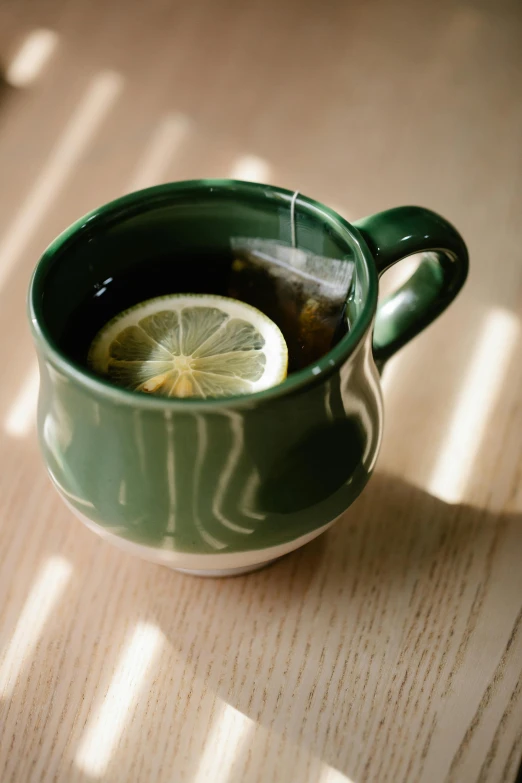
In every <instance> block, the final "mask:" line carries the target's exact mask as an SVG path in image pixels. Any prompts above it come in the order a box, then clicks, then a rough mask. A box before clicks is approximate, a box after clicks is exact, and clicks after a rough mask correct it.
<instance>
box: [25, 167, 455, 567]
mask: <svg viewBox="0 0 522 783" xmlns="http://www.w3.org/2000/svg"><path fill="white" fill-rule="evenodd" d="M238 238H247V239H246V240H245V241H243V244H241V240H240V239H238ZM251 240H252V241H251ZM254 240H255V241H254ZM273 242H275V243H276V244H277V245H278V246H279V247H282V248H283V251H281V252H279V251H278V253H279V255H278V256H277V258H276V259H275V262H276V266H278V271H277V274H276V275H274V274H271V272H270V270H269V271H267V269H266V268H263V265H260V266H259V265H258V266H256V264H255V263H254V262H253V261H252V258H254V260H255V257H256V256H255V254H256V252H257V250H256V248H257V249H259V248H261V249H263V248H264V247H266V246H267V243H268V244H269V243H273ZM242 248H243V250H244V252H242ZM245 248H246V249H245ZM288 248H290V250H288ZM293 250H296V251H297V250H298V251H299V253H300V255H299V263H300V264H301V262H302V263H303V264H304V266H302V265H301V266H300V267H299V269H300V270H301V271H300V272H299V275H300V276H301V277H300V278H299V279H300V280H301V279H302V280H304V281H305V282H304V283H303V285H301V283H299V285H300V286H301V287H298V288H296V287H295V286H294V287H292V285H291V281H290V280H289V277H288V273H287V271H286V270H285V268H284V264H283V265H281V263H279V262H278V259H279V261H280V259H281V258H286V257H288V256H289V255H290V256H292V253H293ZM263 252H264V251H263ZM260 253H261V251H260ZM415 253H424V257H423V259H422V260H421V262H420V264H419V266H418V268H417V270H416V271H415V272H414V273H413V275H412V276H411V278H410V279H409V280H408V282H406V283H405V284H404V285H403V286H402V287H401V288H400V289H399V290H398V291H397V292H396V293H394V294H392V295H391V296H390V297H388V298H387V299H386V300H385V301H384V302H382V303H381V304H380V306H379V307H378V306H377V297H378V280H379V276H380V275H381V274H382V273H383V272H384V271H385V270H386V269H388V268H389V267H390V266H392V265H393V264H395V263H396V262H398V261H400V260H401V259H403V258H405V257H406V256H409V255H412V254H415ZM292 257H293V256H292ZM308 257H309V258H311V259H312V260H313V263H314V264H315V266H313V265H312V266H311V267H308V266H306V264H307V258H308ZM317 259H320V263H319V266H317ZM329 260H331V262H332V264H333V265H334V266H335V269H336V270H337V271H336V275H337V277H336V279H337V280H342V281H343V285H344V284H346V290H345V292H344V294H343V296H341V297H339V296H337V300H336V302H337V304H336V305H335V306H334V305H333V304H332V302H333V299H331V298H330V296H329V291H330V289H329V288H328V286H326V287H325V286H324V285H323V283H324V279H323V276H322V274H323V273H322V271H321V270H323V269H326V270H327V271H328V269H329ZM321 264H322V266H321ZM310 269H312V273H311V272H310V271H309V270H310ZM303 270H304V271H303ZM317 270H319V272H317ZM467 271H468V255H467V251H466V247H465V244H464V242H463V240H462V238H461V236H460V235H459V234H458V232H457V231H456V230H455V229H454V228H453V227H452V226H451V225H450V224H449V223H448V222H447V221H446V220H445V219H444V218H442V217H440V216H439V215H437V214H435V213H434V212H431V211H429V210H427V209H423V208H420V207H398V208H395V209H391V210H388V211H386V212H381V213H378V214H375V215H373V216H371V217H368V218H365V219H363V220H359V221H357V222H355V223H353V224H349V223H348V222H347V221H346V220H345V219H344V218H342V217H341V216H340V215H338V214H336V213H335V212H334V211H333V210H332V209H330V208H328V207H327V206H325V205H323V204H320V203H319V202H317V201H314V200H312V199H310V198H306V197H304V196H302V195H299V194H295V193H291V192H289V191H287V190H284V189H281V188H277V187H272V186H268V185H262V184H254V183H247V182H239V181H233V180H197V181H191V182H179V183H172V184H166V185H161V186H158V187H154V188H149V189H147V190H143V191H140V192H137V193H132V194H130V195H127V196H124V197H123V198H120V199H118V200H116V201H113V202H111V203H110V204H107V205H105V206H103V207H100V208H99V209H96V210H94V211H93V212H91V213H90V214H88V215H86V216H85V217H83V218H81V219H80V220H79V221H77V222H76V223H75V224H73V225H72V226H71V227H70V228H68V229H67V230H66V231H65V232H64V233H63V234H62V235H61V236H59V237H58V238H57V239H56V240H55V241H54V242H53V243H52V244H51V245H50V247H49V248H48V249H47V250H46V251H45V253H44V254H43V256H42V258H41V259H40V261H39V262H38V264H37V266H36V269H35V272H34V275H33V278H32V281H31V286H30V291H29V314H30V321H31V328H32V333H33V337H34V341H35V345H36V350H37V353H38V359H39V366H40V394H39V404H38V433H39V440H40V444H41V449H42V453H43V457H44V460H45V464H46V466H47V470H48V472H49V475H50V477H51V480H52V482H53V484H54V486H55V487H56V489H57V490H58V492H59V494H60V495H61V497H62V499H63V500H64V502H65V503H66V504H67V505H68V507H69V508H70V509H71V511H72V512H73V513H74V514H75V515H76V516H77V517H78V518H79V519H80V520H81V521H82V522H84V523H85V524H86V525H87V526H88V527H90V528H91V529H92V530H93V531H95V532H96V533H98V534H99V535H100V536H102V537H103V538H105V539H106V540H108V541H110V542H112V543H114V544H116V545H117V546H119V547H120V548H121V549H124V550H126V551H128V552H130V553H133V554H136V555H139V556H141V557H144V558H146V559H148V560H151V561H153V562H155V563H159V564H163V565H167V566H170V567H173V568H175V569H178V570H181V571H185V572H190V573H195V574H201V575H210V576H215V575H227V574H236V573H242V572H246V571H250V570H253V569H256V568H258V567H261V566H263V565H265V564H267V563H269V562H271V561H273V560H275V559H276V558H279V557H281V556H283V555H285V554H287V553H288V552H291V551H292V550H294V549H296V548H298V547H300V546H302V545H303V544H306V543H307V542H308V541H311V540H312V539H313V538H315V537H316V536H318V535H319V534H320V533H322V532H324V531H325V530H326V529H327V528H328V527H329V526H330V525H332V524H333V522H334V521H335V520H336V519H337V518H338V517H339V515H340V514H342V513H343V512H344V511H345V510H346V509H347V508H348V506H350V504H351V503H352V502H353V501H354V500H355V498H356V497H357V496H358V495H359V493H360V492H361V491H362V489H363V487H364V486H365V484H366V483H367V481H368V479H369V478H370V475H371V473H372V471H373V469H374V466H375V462H376V459H377V455H378V451H379V446H380V442H381V435H382V427H383V406H382V397H381V390H380V381H379V373H380V370H381V369H382V367H383V366H384V363H385V362H386V361H387V360H388V359H389V358H390V356H392V355H393V354H394V353H395V351H397V350H398V349H399V348H400V347H401V346H403V345H404V344H405V343H406V342H407V341H408V340H410V339H412V338H413V337H415V335H417V334H418V333H419V332H420V331H421V330H422V329H424V328H425V327H426V326H427V325H428V324H429V323H430V322H431V321H433V319H434V318H436V317H437V316H438V315H439V314H440V313H441V312H442V311H443V310H444V309H445V308H446V307H447V305H448V304H449V303H450V302H451V301H452V300H453V299H454V298H455V296H456V295H457V293H458V292H459V290H460V289H461V287H462V285H463V284H464V281H465V279H466V275H467ZM292 274H293V273H292ZM308 285H312V286H313V295H310V294H309V291H310V290H311V289H309V288H306V286H308ZM337 288H338V290H337V294H338V293H339V290H340V289H339V286H337ZM294 290H295V295H294V293H293V292H294ZM307 291H308V293H306V292H307ZM303 292H305V293H306V295H305V294H304V293H303ZM182 295H190V296H192V297H195V299H194V300H193V301H194V302H196V301H200V300H199V299H198V297H203V298H205V297H207V298H210V299H209V301H210V300H212V301H214V299H213V298H216V297H225V299H224V300H223V301H226V302H231V301H232V300H234V301H235V302H238V307H244V308H245V307H252V306H254V307H255V308H256V312H259V311H261V312H264V311H266V314H265V315H264V316H263V317H264V318H267V319H269V321H270V323H271V324H272V325H274V324H275V326H273V328H274V330H278V334H279V333H281V334H282V340H283V341H284V342H285V344H286V346H287V354H288V374H287V376H286V378H284V379H282V378H280V379H278V380H279V381H280V382H276V383H275V385H270V386H269V387H267V388H261V389H258V388H257V387H256V386H255V385H252V386H248V387H245V388H246V390H245V388H243V387H241V386H240V385H238V386H234V385H233V384H232V385H228V386H227V383H229V382H231V381H230V379H232V380H233V381H234V383H235V381H236V379H237V377H239V376H238V372H239V371H236V370H235V369H234V368H233V366H232V365H230V367H231V368H232V369H229V370H226V371H224V376H226V377H227V378H228V379H229V380H227V383H225V384H224V385H223V386H222V389H221V392H220V393H219V394H216V396H214V395H213V394H212V393H204V391H203V392H202V393H200V394H197V395H196V394H192V393H191V389H192V386H190V384H188V385H187V382H186V381H185V380H183V381H179V380H178V381H177V383H178V386H177V388H178V391H179V394H176V396H168V395H166V396H161V395H158V394H155V393H147V392H150V391H154V388H156V387H154V385H151V383H150V381H147V382H146V383H142V385H141V386H140V387H139V388H129V385H128V384H123V385H121V384H119V383H118V382H114V378H113V377H111V376H110V375H109V376H103V374H100V373H99V372H97V371H96V368H95V367H94V368H93V365H92V363H90V361H89V357H90V356H91V354H92V345H93V344H94V342H93V341H95V340H96V336H97V335H98V334H99V333H100V330H102V331H103V329H104V328H105V324H107V323H111V322H112V320H111V319H115V318H116V319H118V317H119V314H120V313H122V312H126V313H128V312H132V311H133V308H137V307H138V308H139V307H140V306H141V305H140V303H142V302H148V301H150V300H155V299H157V298H158V297H166V300H168V301H171V299H172V298H173V297H174V298H175V297H180V296H182ZM176 301H178V300H176ZM205 301H206V300H205ZM339 303H340V304H339ZM228 306H229V305H227V307H228ZM234 306H235V305H230V307H232V309H233V307H234ZM218 309H219V308H218ZM323 316H324V317H323ZM334 316H335V317H334ZM122 323H123V322H122ZM154 323H155V324H156V322H154ZM318 324H319V326H318ZM325 324H326V326H325ZM126 329H130V330H131V331H127V332H125V335H126V339H127V340H128V341H129V340H130V343H131V344H132V346H134V345H135V341H134V342H133V340H134V336H133V334H134V333H133V332H132V327H131V326H127V327H126ZM207 331H208V334H209V338H208V339H210V337H212V339H214V337H215V336H214V332H215V331H216V330H215V328H214V327H213V326H212V325H210V326H209V327H208V330H207ZM151 339H152V338H151ZM214 341H215V340H214ZM120 343H121V341H120ZM120 343H118V345H120ZM160 348H161V346H159V347H158V351H159V350H160ZM133 350H134V348H133ZM136 351H138V353H137V354H136V356H138V354H139V346H138V348H136ZM223 355H225V354H223ZM161 356H163V354H162V355H161ZM160 358H161V357H160ZM236 358H237V357H236ZM240 358H241V359H243V358H244V357H243V355H241V357H240ZM133 361H134V362H135V364H132V362H133ZM157 361H158V368H159V369H158V370H157V371H156V370H155V372H156V375H155V378H156V379H157V378H161V379H163V381H164V380H165V378H166V377H167V375H166V373H165V372H164V369H162V368H163V365H162V364H161V361H160V360H159V359H158V360H157ZM176 361H177V359H176ZM179 361H181V360H179ZM179 361H178V365H179V366H180V367H181V364H179ZM266 361H272V359H271V358H270V356H268V358H267V357H264V358H263V362H264V363H265V364H266ZM285 361H286V360H285ZM183 362H185V364H183V367H185V365H186V361H185V357H183ZM174 363H175V362H174ZM265 364H263V367H265ZM123 365H125V367H124V369H125V372H127V371H129V372H131V373H133V372H134V371H135V369H136V367H137V366H138V364H137V359H136V358H134V359H133V358H132V357H131V358H130V359H129V361H127V360H125V361H123V362H122V366H123ZM160 365H161V366H160ZM178 365H176V366H178ZM169 366H170V365H169ZM187 366H188V365H187ZM285 367H286V364H285ZM180 372H182V370H180ZM240 374H241V373H240V372H239V375H240ZM176 377H178V379H179V378H180V377H181V376H180V375H179V373H178V375H177V376H176ZM183 377H184V376H183ZM274 377H275V376H274ZM158 383H159V382H158ZM147 384H148V385H147ZM196 385H197V384H196ZM198 388H199V387H198ZM209 388H211V387H209ZM227 389H230V390H231V391H230V393H228V392H227ZM237 389H240V393H238V392H237ZM187 390H188V391H187ZM223 390H224V391H223ZM200 391H201V389H200ZM182 392H183V393H182Z"/></svg>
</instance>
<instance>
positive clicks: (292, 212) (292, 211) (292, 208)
mask: <svg viewBox="0 0 522 783" xmlns="http://www.w3.org/2000/svg"><path fill="white" fill-rule="evenodd" d="M298 195H299V191H298V190H296V191H295V193H294V194H293V196H292V200H291V202H290V227H291V231H292V247H296V230H295V202H296V201H297V196H298Z"/></svg>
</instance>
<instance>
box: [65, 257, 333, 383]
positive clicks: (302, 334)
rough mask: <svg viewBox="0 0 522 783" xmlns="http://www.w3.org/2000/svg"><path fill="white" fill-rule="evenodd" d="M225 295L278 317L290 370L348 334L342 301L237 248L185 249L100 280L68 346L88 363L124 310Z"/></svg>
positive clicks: (74, 320) (68, 334)
mask: <svg viewBox="0 0 522 783" xmlns="http://www.w3.org/2000/svg"><path fill="white" fill-rule="evenodd" d="M178 293H179V294H182V293H187V294H188V293H190V294H219V295H221V296H229V297H232V298H234V299H239V300H241V301H244V302H246V303H248V304H251V305H253V306H254V307H257V308H258V309H259V310H261V311H262V312H264V313H265V314H266V315H267V316H268V317H269V318H270V319H271V320H272V321H274V322H275V323H276V324H277V325H278V326H279V328H280V329H281V332H282V333H283V336H284V338H285V340H286V343H287V346H288V360H289V361H288V371H289V372H295V371H296V370H300V369H302V368H303V367H306V366H307V365H308V364H310V363H312V362H314V361H317V359H319V358H320V357H321V356H323V355H324V354H325V353H327V352H328V351H329V350H330V348H332V347H333V346H334V345H335V343H336V342H338V340H339V339H340V338H341V337H342V336H343V335H344V334H346V332H347V330H348V323H347V320H346V316H345V313H344V311H343V310H342V309H340V308H339V306H338V305H336V306H335V307H332V306H330V305H329V303H328V301H319V300H317V298H313V297H312V298H310V297H307V296H306V292H303V291H302V290H299V289H296V288H295V287H289V286H285V285H284V281H283V284H281V281H280V280H279V281H278V280H275V279H273V278H272V277H271V276H270V275H269V274H267V273H266V272H265V271H264V270H262V269H259V268H256V267H255V266H253V265H252V264H249V263H248V262H245V261H244V259H238V256H237V253H234V252H233V251H232V250H219V251H212V252H209V251H205V252H204V253H185V252H183V253H181V252H180V254H179V256H177V255H176V256H172V255H166V256H161V257H155V258H148V259H146V260H144V261H142V262H140V263H137V264H135V265H132V266H129V267H127V268H126V269H125V271H124V272H123V273H121V274H119V275H118V276H117V277H108V278H106V279H105V280H100V281H99V282H98V283H96V284H95V285H94V286H93V290H92V294H90V295H89V296H88V297H87V298H86V299H85V301H84V302H83V303H82V304H81V306H79V307H78V308H77V309H76V310H75V312H74V313H73V315H72V317H71V318H70V320H69V323H68V324H67V327H66V329H65V330H64V334H63V335H62V338H61V341H60V343H61V347H62V349H63V350H64V351H65V352H66V353H67V354H68V355H69V356H70V357H71V359H73V361H75V362H77V363H79V364H82V365H85V364H86V362H87V354H88V351H89V347H90V345H91V342H92V340H93V339H94V337H95V336H96V334H97V333H98V331H99V330H100V329H101V328H102V327H103V326H104V325H105V324H106V323H107V322H108V321H110V320H111V319H112V318H114V317H115V316H116V315H119V313H121V312H122V311H123V310H127V309H128V308H129V307H133V306H134V305H137V304H139V303H140V302H144V301H145V300H147V299H152V298H154V297H156V296H166V295H168V294H178Z"/></svg>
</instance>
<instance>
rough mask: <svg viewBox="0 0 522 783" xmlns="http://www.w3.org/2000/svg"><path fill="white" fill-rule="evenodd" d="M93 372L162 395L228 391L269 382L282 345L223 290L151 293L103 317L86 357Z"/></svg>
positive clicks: (281, 359) (277, 376)
mask: <svg viewBox="0 0 522 783" xmlns="http://www.w3.org/2000/svg"><path fill="white" fill-rule="evenodd" d="M87 362H88V365H89V367H90V368H91V369H92V370H93V371H94V372H95V373H97V374H98V375H101V376H104V377H106V378H107V379H108V380H110V381H112V382H113V383H115V384H117V385H118V386H123V387H125V388H127V389H133V390H135V391H141V392H148V393H150V394H159V395H161V396H163V397H201V398H206V397H229V396H232V395H235V394H251V393H252V392H256V391H261V390H262V389H268V388H269V387H270V386H275V385H276V384H277V383H280V382H281V381H282V380H284V379H285V377H286V372H287V365H288V350H287V347H286V343H285V340H284V338H283V335H282V334H281V332H280V330H279V328H278V327H277V326H276V325H275V323H273V321H271V320H270V319H269V318H267V316H266V315H264V314H263V313H262V312H260V311H259V310H256V308H255V307H251V306H250V305H247V304H245V303H244V302H239V301H238V300H236V299H229V298H227V297H224V296H213V295H210V294H208V295H201V296H200V295H197V294H176V295H172V296H161V297H158V298H156V299H149V300H148V301H146V302H141V303H140V304H138V305H136V306H135V307H132V308H131V309H130V310H125V311H124V312H123V313H120V315H118V316H116V318H113V319H112V321H109V323H108V324H106V325H105V326H104V327H103V329H101V331H100V332H98V334H97V336H96V337H95V338H94V340H93V342H92V345H91V347H90V349H89V355H88V359H87Z"/></svg>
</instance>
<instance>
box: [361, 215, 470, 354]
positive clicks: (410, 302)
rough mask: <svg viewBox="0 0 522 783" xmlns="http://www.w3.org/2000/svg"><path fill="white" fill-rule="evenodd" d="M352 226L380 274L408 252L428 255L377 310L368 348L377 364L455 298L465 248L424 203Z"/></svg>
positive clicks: (462, 274) (461, 281)
mask: <svg viewBox="0 0 522 783" xmlns="http://www.w3.org/2000/svg"><path fill="white" fill-rule="evenodd" d="M354 226H355V228H356V229H358V231H359V232H360V234H361V235H362V237H363V239H364V241H365V242H366V244H367V245H368V247H369V249H370V251H371V253H372V255H373V257H374V259H375V265H376V267H377V272H378V275H379V277H380V276H381V275H382V274H383V273H384V272H385V271H386V270H387V269H389V268H390V267H391V266H393V264H395V263H397V261H401V260H402V259H403V258H406V257H407V256H410V255H412V254H413V253H421V252H426V254H427V255H426V257H425V258H424V259H423V260H422V261H421V263H420V265H419V267H418V269H417V270H416V271H415V272H414V273H413V274H412V276H411V277H410V279H409V280H408V281H407V282H406V283H405V284H404V285H403V286H402V287H401V288H399V290H398V291H396V292H395V293H393V294H391V295H390V296H388V297H387V298H386V299H385V300H384V301H383V302H382V303H381V305H380V306H379V307H378V309H377V315H376V318H375V328H374V332H373V353H374V358H375V363H376V364H377V366H378V367H379V369H382V367H383V366H384V364H385V362H387V361H388V359H389V358H390V356H392V355H393V354H394V353H395V351H398V350H399V348H402V346H403V345H404V344H405V343H407V342H408V341H409V340H411V339H412V338H413V337H415V336H416V335H417V334H419V332H421V331H422V330H423V329H424V328H425V327H426V326H428V324H430V323H431V322H432V321H433V320H434V319H435V318H437V316H438V315H440V313H442V311H443V310H445V309H446V307H447V306H448V305H449V304H450V303H451V302H452V301H453V299H455V297H456V296H457V294H458V292H459V291H460V289H461V288H462V286H463V285H464V281H465V280H466V277H467V274H468V251H467V249H466V245H465V244H464V240H463V239H462V237H461V236H460V234H459V233H458V231H456V230H455V229H454V228H453V226H452V225H451V224H450V223H448V221H447V220H445V219H444V218H443V217H441V216H440V215H437V214H436V213H435V212H431V210H429V209H424V208H423V207H396V208H395V209H388V210H386V211H385V212H378V213H377V214H376V215H370V217H366V218H363V219H362V220H358V221H357V222H355V223H354Z"/></svg>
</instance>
